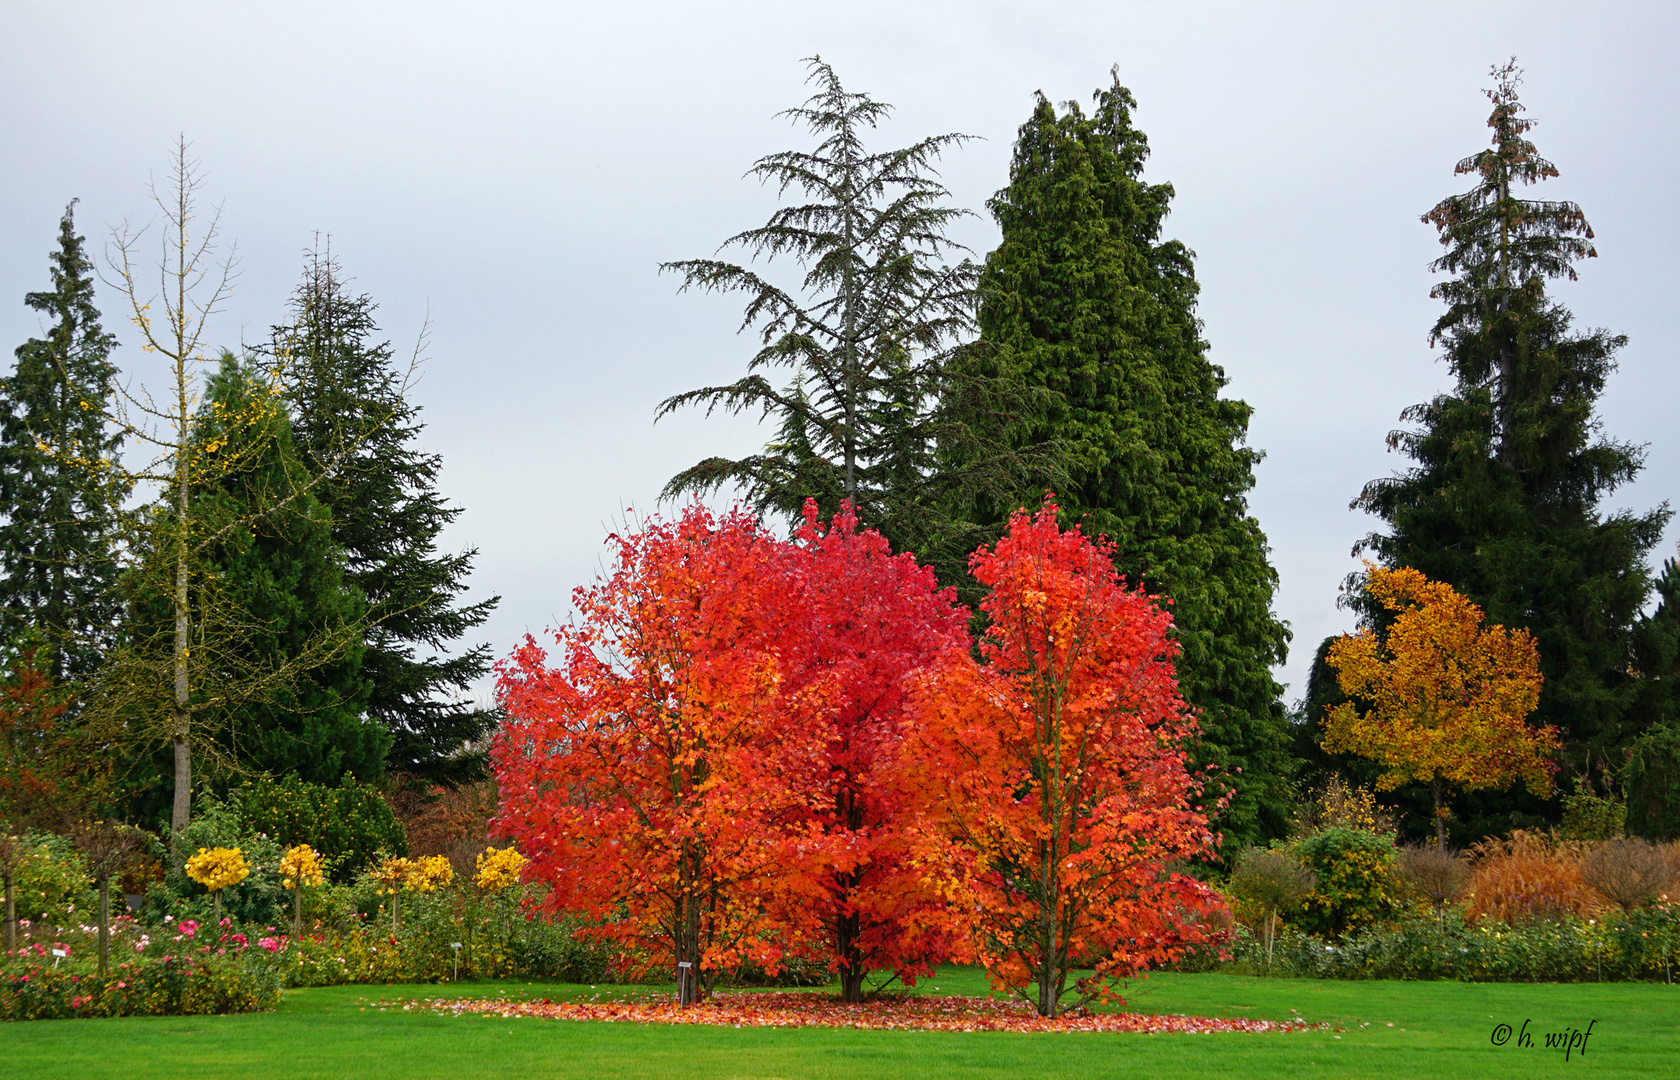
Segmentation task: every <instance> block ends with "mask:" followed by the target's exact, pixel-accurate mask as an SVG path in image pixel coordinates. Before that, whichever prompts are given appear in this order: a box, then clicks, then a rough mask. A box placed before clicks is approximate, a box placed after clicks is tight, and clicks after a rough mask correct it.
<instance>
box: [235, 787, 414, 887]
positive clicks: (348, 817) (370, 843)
mask: <svg viewBox="0 0 1680 1080" xmlns="http://www.w3.org/2000/svg"><path fill="white" fill-rule="evenodd" d="M229 799H230V800H231V801H233V802H234V803H235V804H236V805H237V806H238V807H239V813H240V816H241V817H242V818H243V820H244V823H245V825H246V827H247V828H248V829H249V830H250V831H251V832H257V833H265V834H267V835H268V836H269V837H270V838H272V839H273V840H274V841H275V842H277V843H278V844H280V845H281V846H282V847H290V846H292V845H293V844H308V845H309V846H310V847H312V848H314V849H315V850H316V851H319V852H322V853H323V854H325V855H326V856H327V859H328V865H329V868H330V873H331V875H332V878H333V880H335V881H349V880H351V879H352V878H354V877H355V876H356V874H357V873H358V872H360V871H361V870H362V869H363V868H365V867H367V866H370V865H372V864H373V863H374V862H377V861H378V858H379V856H380V855H381V854H382V853H383V854H385V855H407V854H408V839H407V837H406V836H405V835H404V834H403V828H402V823H401V822H399V821H398V820H397V816H396V814H395V813H393V812H392V810H391V804H390V803H387V802H386V801H385V799H384V797H383V796H382V795H380V794H379V791H378V790H377V789H376V788H374V787H372V786H370V785H368V784H362V783H358V782H357V781H356V779H355V778H354V777H352V776H346V777H345V778H344V780H343V782H342V783H340V784H339V785H338V786H337V787H327V786H325V785H323V784H310V783H306V782H305V781H303V780H300V779H298V777H297V776H296V775H295V774H294V775H291V776H287V777H285V778H284V779H279V780H276V779H273V778H272V777H260V778H258V779H255V780H251V781H248V782H247V783H245V784H242V785H240V786H239V787H237V788H234V789H233V791H231V792H230V793H229Z"/></svg>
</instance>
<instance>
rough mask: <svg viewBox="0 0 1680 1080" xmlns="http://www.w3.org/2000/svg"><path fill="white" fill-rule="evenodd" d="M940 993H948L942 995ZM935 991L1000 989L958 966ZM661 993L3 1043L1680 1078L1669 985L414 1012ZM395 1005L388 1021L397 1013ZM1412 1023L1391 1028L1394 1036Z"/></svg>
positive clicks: (1014, 1070)
mask: <svg viewBox="0 0 1680 1080" xmlns="http://www.w3.org/2000/svg"><path fill="white" fill-rule="evenodd" d="M935 987H937V988H938V990H937V991H935V989H934V988H935ZM921 989H922V991H923V992H926V993H934V992H938V993H957V994H978V993H984V992H985V984H984V979H983V976H981V975H980V974H979V973H978V972H975V971H972V970H966V969H945V970H942V971H941V972H940V974H939V977H938V978H936V979H933V980H931V981H929V982H926V983H924V984H923V986H922V988H921ZM658 992H659V991H658V989H657V988H623V987H606V986H602V987H599V988H591V987H579V986H568V985H561V984H552V983H518V984H511V983H483V984H457V985H453V986H443V987H436V986H388V987H370V986H348V987H331V988H322V989H313V990H294V991H289V992H287V994H286V997H285V1001H284V1003H283V1004H282V1005H281V1007H280V1009H279V1010H278V1011H277V1012H274V1013H266V1014H259V1015H253V1016H229V1017H194V1018H184V1019H135V1020H59V1021H40V1022H36V1023H27V1024H8V1025H3V1026H0V1074H3V1075H5V1076H7V1077H13V1076H16V1077H58V1076H64V1077H75V1078H77V1080H98V1078H101V1077H122V1078H125V1080H139V1078H147V1077H180V1076H195V1077H199V1076H203V1077H223V1076H225V1077H240V1078H243V1080H261V1078H266V1077H275V1078H282V1077H284V1078H309V1077H325V1078H330V1080H351V1078H360V1077H401V1078H403V1080H417V1078H423V1077H450V1078H460V1080H467V1078H478V1077H486V1078H489V1077H494V1078H496V1080H510V1078H515V1077H518V1078H525V1077H589V1078H595V1077H649V1078H653V1077H660V1078H665V1077H670V1076H677V1075H680V1076H685V1077H823V1078H829V1077H834V1078H849V1077H871V1078H874V1077H882V1078H896V1077H904V1078H907V1080H908V1078H912V1077H913V1078H917V1080H932V1078H939V1077H1008V1078H1010V1080H1020V1078H1022V1077H1026V1076H1038V1075H1051V1076H1057V1077H1069V1078H1072V1077H1078V1078H1086V1077H1126V1076H1139V1077H1143V1076H1147V1077H1150V1078H1151V1080H1155V1078H1162V1080H1166V1078H1175V1077H1186V1078H1191V1077H1193V1078H1195V1080H1210V1078H1213V1077H1223V1076H1231V1077H1271V1076H1291V1077H1295V1076H1300V1077H1336V1078H1342V1077H1372V1078H1381V1080H1401V1078H1407V1080H1410V1078H1413V1077H1445V1078H1451V1080H1471V1078H1481V1077H1516V1078H1522V1080H1538V1078H1541V1077H1550V1076H1588V1075H1595V1076H1614V1077H1641V1076H1653V1077H1655V1076H1661V1077H1672V1076H1675V1075H1677V1072H1680V987H1672V986H1665V985H1656V984H1629V983H1615V984H1571V985H1556V984H1540V985H1533V984H1485V983H1484V984H1467V983H1444V982H1410V983H1402V982H1320V981H1315V980H1298V979H1256V978H1247V977H1243V976H1233V975H1157V976H1155V977H1153V978H1151V979H1148V980H1146V981H1143V982H1140V983H1137V984H1134V985H1133V986H1132V987H1131V989H1130V991H1129V994H1128V997H1129V1002H1128V1007H1129V1008H1134V1009H1138V1010H1140V1011H1145V1012H1158V1013H1190V1014H1195V1015H1201V1016H1247V1017H1259V1018H1264V1019H1274V1020H1284V1019H1289V1018H1291V1017H1293V1016H1297V1015H1299V1016H1301V1017H1302V1018H1304V1019H1307V1020H1310V1021H1327V1022H1330V1023H1332V1024H1334V1025H1336V1026H1337V1030H1329V1031H1311V1032H1306V1033H1297V1034H1289V1035H1277V1034H1272V1035H1240V1034H1228V1035H1153V1036H1151V1035H1098V1034H1068V1035H1044V1034H1007V1033H994V1032H979V1033H973V1034H948V1033H937V1032H886V1031H854V1030H836V1029H801V1030H777V1029H766V1028H756V1029H754V1028H747V1029H735V1028H714V1027H687V1026H685V1027H672V1026H663V1025H653V1024H649V1025H634V1024H586V1023H573V1022H568V1021H552V1020H530V1019H520V1020H513V1021H509V1020H500V1019H496V1018H487V1017H460V1018H456V1017H447V1016H438V1015H433V1014H430V1013H425V1012H403V1011H401V1009H400V1008H394V1007H391V1003H394V1002H396V1001H398V1000H399V999H413V998H429V997H440V996H472V997H485V996H495V995H497V994H506V995H508V996H510V997H524V996H530V997H548V998H551V999H554V1000H560V999H562V998H570V997H578V996H590V995H601V996H612V997H620V996H624V997H632V996H640V995H644V994H651V993H658ZM382 1003H385V1005H386V1007H385V1008H384V1009H382V1008H381V1004H382ZM1524 1020H1528V1021H1530V1024H1529V1031H1530V1032H1531V1033H1533V1034H1534V1035H1535V1038H1534V1044H1535V1045H1534V1046H1533V1048H1523V1047H1518V1046H1517V1045H1515V1042H1516V1040H1515V1039H1512V1041H1511V1042H1509V1043H1507V1044H1506V1045H1505V1046H1495V1045H1493V1044H1492V1042H1491V1040H1490V1035H1491V1033H1492V1031H1493V1028H1494V1026H1495V1025H1496V1024H1500V1023H1507V1024H1510V1025H1511V1026H1512V1027H1513V1028H1521V1026H1522V1023H1523V1021H1524ZM1593 1020H1596V1021H1597V1024H1596V1026H1594V1028H1593V1034H1592V1037H1591V1040H1590V1041H1589V1042H1588V1044H1587V1052H1586V1054H1585V1055H1582V1054H1581V1053H1580V1052H1579V1051H1576V1052H1574V1053H1573V1054H1572V1055H1571V1059H1570V1060H1569V1061H1567V1062H1566V1061H1565V1060H1564V1055H1563V1052H1562V1051H1560V1050H1553V1049H1547V1048H1546V1047H1545V1045H1544V1038H1543V1036H1544V1033H1545V1032H1548V1031H1556V1030H1561V1029H1565V1028H1570V1027H1577V1028H1585V1027H1586V1026H1587V1025H1588V1023H1589V1022H1590V1021H1593ZM1390 1024H1392V1025H1393V1026H1392V1027H1390V1026H1389V1025H1390Z"/></svg>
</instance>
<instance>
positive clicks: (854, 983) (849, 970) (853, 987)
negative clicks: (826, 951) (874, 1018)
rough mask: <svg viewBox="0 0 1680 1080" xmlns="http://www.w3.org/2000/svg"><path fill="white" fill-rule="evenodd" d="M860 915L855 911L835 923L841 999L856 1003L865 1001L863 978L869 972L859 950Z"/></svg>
mask: <svg viewBox="0 0 1680 1080" xmlns="http://www.w3.org/2000/svg"><path fill="white" fill-rule="evenodd" d="M857 937H858V917H857V913H856V912H854V913H852V914H850V915H846V916H843V917H841V918H840V919H839V920H838V921H837V922H836V925H835V954H836V955H837V956H839V958H840V1000H841V1001H844V1002H846V1003H848V1004H852V1005H856V1004H858V1003H859V1002H861V1001H863V980H864V977H865V976H866V975H868V974H869V972H868V970H867V969H866V968H865V966H864V963H863V956H862V954H861V953H860V952H859V951H858V945H857Z"/></svg>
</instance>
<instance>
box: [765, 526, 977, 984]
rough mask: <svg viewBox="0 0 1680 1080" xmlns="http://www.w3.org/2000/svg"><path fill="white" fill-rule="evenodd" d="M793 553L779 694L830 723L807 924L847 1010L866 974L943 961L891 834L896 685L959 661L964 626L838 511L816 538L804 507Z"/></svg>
mask: <svg viewBox="0 0 1680 1080" xmlns="http://www.w3.org/2000/svg"><path fill="white" fill-rule="evenodd" d="M794 541H795V544H796V545H797V550H796V551H795V552H793V553H792V558H790V559H789V560H788V563H787V566H788V568H789V579H788V585H787V587H788V588H789V590H790V592H791V593H792V595H793V596H794V597H795V598H796V600H795V603H794V605H793V610H794V611H795V612H796V613H797V615H796V622H795V623H793V624H792V625H789V626H787V627H785V628H784V629H783V631H782V640H783V641H784V642H785V646H784V655H785V656H786V658H787V660H788V682H787V685H788V686H789V687H793V688H805V689H806V690H807V691H808V692H807V694H806V696H807V698H814V699H820V700H823V701H825V702H827V703H828V705H829V707H830V710H831V712H830V715H829V717H828V719H827V721H826V724H825V725H824V726H825V728H826V731H827V742H826V745H825V747H824V748H823V749H824V751H825V756H826V763H827V767H828V785H827V790H826V792H825V793H824V801H823V804H822V806H821V808H820V809H819V810H818V811H817V814H816V820H817V821H818V823H819V824H820V825H821V828H822V830H823V832H824V834H825V835H826V836H827V837H828V839H829V840H830V848H829V857H830V858H831V859H832V860H833V863H832V868H831V870H830V872H829V873H828V874H827V875H826V876H825V877H824V878H823V880H822V885H823V891H822V894H821V896H820V898H819V900H818V904H817V906H816V908H815V909H814V912H813V913H814V914H815V915H816V917H817V918H818V919H820V920H821V922H822V926H823V931H824V933H825V934H826V936H827V938H828V941H829V942H830V945H831V948H832V960H831V964H832V965H833V967H834V969H835V970H836V971H838V973H839V975H840V980H841V996H842V998H844V999H845V1000H847V1001H857V1000H859V999H860V997H861V992H862V985H863V978H864V976H865V975H866V974H867V973H868V972H869V971H872V970H874V971H881V970H886V971H891V972H894V973H895V974H896V975H897V976H898V977H899V978H900V979H902V980H904V981H905V982H906V983H908V984H910V985H914V984H915V980H916V977H917V976H918V975H923V974H927V973H928V972H929V971H931V969H932V965H933V964H934V963H937V962H938V961H939V960H941V959H943V958H944V957H945V956H946V955H948V954H949V953H950V951H951V948H952V942H951V939H950V926H949V920H948V919H947V918H946V917H945V913H944V907H945V905H944V902H943V899H942V898H941V897H940V896H939V895H938V894H937V893H936V892H935V891H934V890H932V889H930V888H928V887H927V885H926V884H925V883H924V882H923V877H922V874H921V872H920V870H919V869H918V868H916V867H915V866H913V865H912V863H911V860H910V853H909V849H908V846H907V843H906V836H905V833H904V830H903V828H902V825H903V822H904V819H905V816H906V814H907V812H908V810H909V809H910V806H909V805H908V804H909V800H908V799H907V795H906V792H905V791H904V789H903V788H902V787H901V786H900V785H899V784H898V782H897V781H898V779H899V777H898V776H897V774H896V772H895V769H894V766H895V765H896V762H897V760H898V757H899V747H900V745H901V743H902V740H903V738H904V725H905V714H904V702H905V694H904V683H905V677H906V676H907V675H908V674H910V673H911V672H913V671H916V670H918V669H920V668H922V667H924V666H925V665H927V664H928V663H930V662H931V661H932V660H933V659H934V658H935V657H937V656H938V655H939V654H941V653H942V652H944V651H946V650H949V649H958V650H961V649H966V648H967V647H968V632H967V622H968V612H967V610H966V609H964V608H961V607H958V606H956V605H955V603H954V602H953V599H952V591H951V590H940V589H939V587H938V584H937V582H936V581H935V579H934V574H933V571H932V570H931V569H929V568H927V567H923V566H918V565H917V564H916V560H915V557H914V556H912V555H908V554H904V555H896V556H895V555H893V554H892V551H891V549H890V548H889V546H888V544H887V541H886V540H885V538H883V537H882V536H881V535H880V534H879V533H876V532H872V531H871V532H862V533H860V532H858V531H857V518H856V517H855V516H854V515H853V514H852V512H851V510H850V508H849V507H846V508H843V509H842V511H841V512H840V513H839V514H838V515H836V516H835V518H834V521H833V522H832V523H831V524H830V526H829V527H828V528H827V529H824V528H823V527H822V525H821V524H820V522H819V521H818V519H817V506H816V503H815V501H809V502H807V503H806V505H805V524H804V526H803V527H802V528H801V529H800V530H799V531H798V532H797V533H796V534H795V536H794ZM790 720H791V722H792V723H794V724H796V725H797V724H802V723H803V721H802V720H801V719H800V718H798V717H792V718H790Z"/></svg>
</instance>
